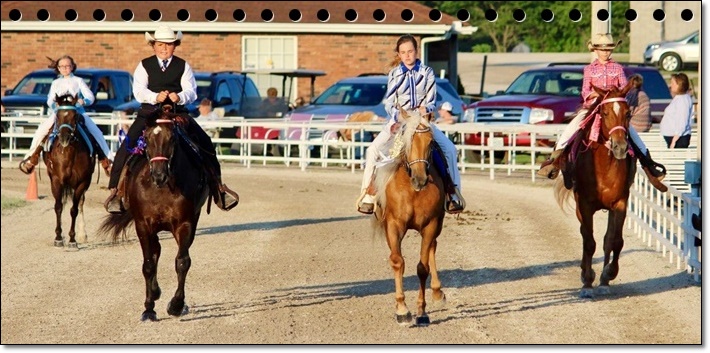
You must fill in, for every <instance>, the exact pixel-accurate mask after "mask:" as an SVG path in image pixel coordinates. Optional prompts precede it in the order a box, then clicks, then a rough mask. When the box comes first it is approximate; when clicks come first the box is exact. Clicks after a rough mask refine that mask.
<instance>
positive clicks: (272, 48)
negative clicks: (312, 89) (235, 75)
mask: <svg viewBox="0 0 710 353" xmlns="http://www.w3.org/2000/svg"><path fill="white" fill-rule="evenodd" d="M296 47H297V43H296V36H286V37H282V36H243V37H242V69H244V70H263V69H296V68H297V66H298V58H297V55H296V53H297V49H296ZM250 77H251V78H252V79H253V80H254V83H256V86H257V87H258V88H259V93H260V94H261V96H262V97H266V90H267V89H269V87H274V88H276V90H277V91H278V96H279V97H283V96H284V92H282V88H283V79H282V78H281V77H280V76H273V75H250ZM297 81H298V80H293V83H292V87H291V92H293V93H292V94H291V95H292V96H295V95H296V92H297V88H298V87H297ZM287 83H288V82H287ZM288 91H289V88H288V87H286V93H288ZM293 99H295V97H291V100H293ZM287 103H288V102H287Z"/></svg>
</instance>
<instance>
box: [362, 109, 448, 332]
mask: <svg viewBox="0 0 710 353" xmlns="http://www.w3.org/2000/svg"><path fill="white" fill-rule="evenodd" d="M400 119H401V121H403V122H404V125H403V128H402V132H401V134H398V135H397V137H395V138H394V146H393V147H392V154H391V155H392V156H393V158H394V161H393V162H392V163H389V164H387V165H384V166H382V167H379V168H378V169H377V172H376V174H375V187H376V189H377V194H376V196H375V215H374V217H373V227H374V229H375V231H376V232H378V233H384V234H385V235H386V238H387V245H388V246H389V249H390V259H389V260H390V265H391V266H392V270H393V271H394V284H395V303H396V304H395V308H396V320H397V323H399V324H400V325H408V324H409V323H410V322H411V321H412V314H411V313H410V312H409V309H408V308H407V304H406V303H405V301H404V288H403V285H402V281H403V275H404V258H403V257H402V251H401V244H402V239H403V238H404V235H405V233H406V232H407V230H409V229H413V230H416V231H417V232H419V234H421V237H422V242H421V250H420V253H419V264H417V276H418V277H419V297H418V299H417V317H416V324H417V325H422V326H426V325H428V324H429V317H428V315H427V313H426V300H425V289H426V281H427V279H428V277H429V274H430V273H431V290H432V298H433V300H434V301H435V302H439V303H442V304H443V303H444V302H445V300H446V296H445V295H444V292H443V291H442V290H441V282H440V281H439V276H438V275H437V272H436V260H435V254H436V244H437V243H436V238H437V237H438V236H439V234H440V233H441V229H442V225H443V222H444V215H445V210H444V201H445V193H444V182H443V179H442V177H441V175H440V174H439V171H438V170H437V168H435V166H434V165H433V162H432V159H433V158H432V155H433V153H434V150H433V149H432V148H433V140H434V138H433V135H432V132H431V126H430V125H429V121H428V120H427V119H425V118H424V117H422V116H420V115H419V114H418V112H405V111H404V110H401V109H400Z"/></svg>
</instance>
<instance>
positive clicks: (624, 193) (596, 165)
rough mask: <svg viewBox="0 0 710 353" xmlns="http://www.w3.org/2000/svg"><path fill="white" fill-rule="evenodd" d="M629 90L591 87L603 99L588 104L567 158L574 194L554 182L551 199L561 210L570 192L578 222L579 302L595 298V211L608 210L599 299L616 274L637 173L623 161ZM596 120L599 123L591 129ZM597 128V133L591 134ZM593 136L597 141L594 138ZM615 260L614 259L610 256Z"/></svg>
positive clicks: (630, 163)
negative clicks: (572, 159) (630, 191)
mask: <svg viewBox="0 0 710 353" xmlns="http://www.w3.org/2000/svg"><path fill="white" fill-rule="evenodd" d="M630 87H631V85H627V86H626V87H624V89H622V90H618V89H616V87H614V88H612V89H611V90H610V91H604V90H602V89H599V88H597V87H594V86H593V89H594V91H596V92H597V93H598V94H599V97H602V98H601V99H598V101H597V103H596V104H594V105H592V106H591V107H590V109H589V112H588V114H587V116H586V117H585V120H583V122H582V124H581V125H580V126H582V129H581V130H580V132H579V133H578V134H577V136H576V139H574V142H572V143H570V144H569V145H568V146H567V148H566V150H567V151H565V153H567V152H569V153H570V154H569V155H570V156H571V157H572V158H574V159H576V160H575V161H574V164H573V165H574V166H575V167H574V170H573V171H572V173H571V176H572V177H573V179H574V186H573V189H572V190H568V189H566V188H565V187H564V186H563V185H562V184H563V182H562V180H561V179H562V177H558V178H557V179H556V181H555V186H554V189H555V194H556V197H557V202H558V204H559V205H560V208H563V205H564V203H565V201H566V200H567V199H568V198H569V195H570V193H571V192H574V198H575V201H576V209H577V219H579V221H580V223H581V226H580V233H581V234H582V250H583V251H582V262H581V268H582V274H581V279H582V283H583V286H582V290H581V292H580V297H581V298H591V297H593V296H594V290H593V288H592V283H593V282H594V280H595V276H596V274H595V273H594V270H593V269H592V257H593V256H594V251H595V249H596V242H595V241H594V232H593V227H592V226H593V222H594V220H593V216H594V213H596V212H597V211H599V210H608V211H609V218H608V225H607V230H606V234H605V235H604V267H603V270H602V274H601V277H600V278H599V288H598V293H599V294H608V293H609V281H611V280H613V279H614V278H616V275H617V274H618V273H619V255H620V253H621V249H622V248H623V246H624V238H623V228H624V221H625V220H626V207H627V201H628V199H629V189H630V188H631V184H632V183H633V180H634V174H635V173H636V158H634V157H627V152H628V151H629V147H630V144H629V142H628V137H627V136H628V129H629V117H630V115H629V105H628V104H627V102H626V99H625V97H626V93H627V92H628V90H629V89H630ZM595 119H600V120H598V122H597V123H596V124H594V120H595ZM595 127H596V128H597V129H598V130H596V131H595ZM595 136H596V137H597V139H596V140H595V139H594V137H595ZM612 255H613V259H612V258H611V256H612Z"/></svg>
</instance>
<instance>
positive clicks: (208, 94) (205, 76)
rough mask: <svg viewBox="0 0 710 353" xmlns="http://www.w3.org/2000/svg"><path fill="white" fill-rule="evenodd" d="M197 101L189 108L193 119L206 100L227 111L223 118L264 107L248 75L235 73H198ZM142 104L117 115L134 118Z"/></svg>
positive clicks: (126, 107)
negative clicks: (127, 115)
mask: <svg viewBox="0 0 710 353" xmlns="http://www.w3.org/2000/svg"><path fill="white" fill-rule="evenodd" d="M194 75H195V82H196V83H197V99H196V100H195V101H194V102H192V103H190V104H188V105H187V106H186V108H187V110H188V111H189V113H190V115H191V116H193V117H198V116H199V115H200V112H199V111H198V110H197V107H198V106H199V105H200V102H201V101H202V99H204V98H209V99H210V100H211V101H212V107H213V108H224V116H245V117H249V115H250V114H256V113H255V112H257V111H258V106H259V104H261V95H260V94H259V90H258V89H257V87H256V85H255V84H254V81H252V79H251V78H249V77H247V76H246V75H244V74H242V73H239V72H234V71H220V72H195V73H194ZM139 107H140V103H139V102H138V101H137V100H133V101H131V102H130V103H127V104H124V105H121V106H119V107H117V108H116V110H117V111H120V112H125V113H126V114H129V115H130V114H132V113H134V112H135V111H137V110H138V108H139Z"/></svg>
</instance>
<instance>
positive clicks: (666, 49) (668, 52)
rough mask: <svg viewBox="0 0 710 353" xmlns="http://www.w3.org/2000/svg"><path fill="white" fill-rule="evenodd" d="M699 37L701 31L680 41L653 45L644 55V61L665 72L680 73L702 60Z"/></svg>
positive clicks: (649, 46) (648, 47) (650, 45)
mask: <svg viewBox="0 0 710 353" xmlns="http://www.w3.org/2000/svg"><path fill="white" fill-rule="evenodd" d="M698 36H699V31H695V32H693V33H691V34H689V35H686V36H685V37H683V38H681V39H678V40H674V41H666V42H658V43H651V44H649V45H648V46H647V47H646V51H645V52H644V53H643V61H644V63H646V64H652V65H658V66H659V67H660V68H661V69H663V70H665V71H679V70H680V69H682V68H683V65H685V64H697V63H698V60H700V44H699V41H698Z"/></svg>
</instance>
